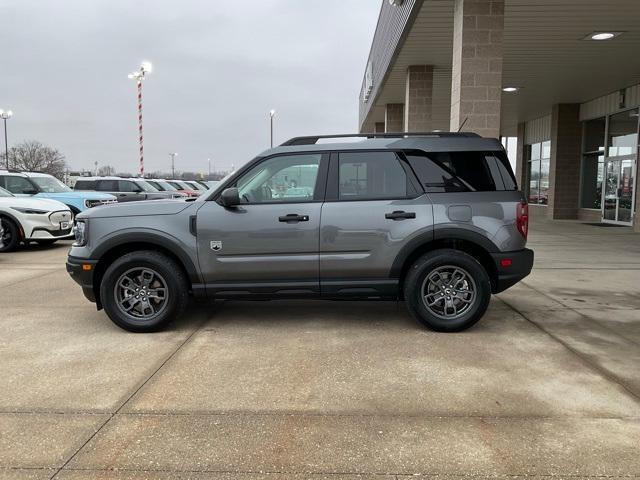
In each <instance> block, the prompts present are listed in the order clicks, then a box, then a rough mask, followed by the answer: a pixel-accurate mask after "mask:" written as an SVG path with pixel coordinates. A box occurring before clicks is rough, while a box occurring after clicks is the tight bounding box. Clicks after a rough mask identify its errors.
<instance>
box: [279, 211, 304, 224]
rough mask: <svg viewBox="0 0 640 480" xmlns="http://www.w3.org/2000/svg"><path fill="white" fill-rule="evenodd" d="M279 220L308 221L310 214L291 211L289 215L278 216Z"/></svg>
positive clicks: (290, 221)
mask: <svg viewBox="0 0 640 480" xmlns="http://www.w3.org/2000/svg"><path fill="white" fill-rule="evenodd" d="M278 221H280V222H285V223H295V222H308V221H309V215H298V214H297V213H290V214H288V215H282V216H281V217H278Z"/></svg>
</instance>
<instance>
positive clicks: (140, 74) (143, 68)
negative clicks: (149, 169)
mask: <svg viewBox="0 0 640 480" xmlns="http://www.w3.org/2000/svg"><path fill="white" fill-rule="evenodd" d="M147 73H151V63H149V62H142V65H140V69H139V70H137V71H135V72H133V73H130V74H129V78H134V79H135V80H136V83H137V85H138V140H139V142H140V176H141V177H144V148H143V135H142V81H143V80H144V78H145V75H146V74H147Z"/></svg>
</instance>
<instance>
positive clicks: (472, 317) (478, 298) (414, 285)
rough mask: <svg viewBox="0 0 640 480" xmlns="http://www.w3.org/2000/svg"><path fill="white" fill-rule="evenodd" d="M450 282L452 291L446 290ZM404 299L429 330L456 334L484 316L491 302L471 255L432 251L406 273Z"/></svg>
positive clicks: (484, 275)
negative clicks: (428, 304) (429, 303)
mask: <svg viewBox="0 0 640 480" xmlns="http://www.w3.org/2000/svg"><path fill="white" fill-rule="evenodd" d="M456 272H457V273H456ZM440 274H442V276H441V275H440ZM454 278H455V280H454ZM436 279H440V280H439V281H437V282H436ZM449 282H451V283H449ZM454 283H455V285H454V287H455V288H454V289H449V285H452V284H454ZM423 292H426V293H427V294H428V295H427V296H426V297H425V296H424V294H423ZM472 292H473V293H472ZM404 296H405V301H406V303H407V306H408V308H409V311H410V312H411V313H412V314H413V316H414V317H416V319H418V320H419V321H420V322H422V323H423V324H424V325H426V326H427V327H429V328H430V329H432V330H435V331H438V332H459V331H462V330H466V329H467V328H469V327H471V326H472V325H474V324H475V323H476V322H477V321H478V320H480V319H481V318H482V316H483V315H484V313H485V311H486V310H487V307H488V306H489V301H490V300H491V282H490V280H489V276H488V275H487V272H486V270H485V269H484V267H483V266H482V265H481V264H480V263H479V262H478V261H477V260H476V259H475V258H473V257H472V256H471V255H469V254H467V253H464V252H461V251H459V250H453V249H441V250H434V251H432V252H429V253H427V254H425V255H423V256H421V257H420V258H418V259H417V260H416V261H415V263H414V264H413V265H412V266H411V268H410V269H409V271H408V272H407V275H406V277H405V280H404ZM447 299H449V300H447ZM427 302H432V305H431V306H427Z"/></svg>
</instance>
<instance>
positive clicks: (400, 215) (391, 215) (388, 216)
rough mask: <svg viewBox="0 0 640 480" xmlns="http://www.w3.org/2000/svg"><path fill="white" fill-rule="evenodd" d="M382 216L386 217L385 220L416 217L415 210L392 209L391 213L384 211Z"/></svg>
mask: <svg viewBox="0 0 640 480" xmlns="http://www.w3.org/2000/svg"><path fill="white" fill-rule="evenodd" d="M384 218H386V219H387V220H404V219H405V218H416V212H405V211H403V210H394V211H393V212H391V213H385V214H384Z"/></svg>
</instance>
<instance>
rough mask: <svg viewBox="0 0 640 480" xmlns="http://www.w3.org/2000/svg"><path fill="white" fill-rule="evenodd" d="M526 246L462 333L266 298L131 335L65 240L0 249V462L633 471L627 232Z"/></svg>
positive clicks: (637, 306) (266, 472)
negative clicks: (78, 268)
mask: <svg viewBox="0 0 640 480" xmlns="http://www.w3.org/2000/svg"><path fill="white" fill-rule="evenodd" d="M605 234H606V237H605ZM605 239H606V241H605ZM530 245H531V246H532V248H534V249H535V250H536V254H537V260H536V266H535V270H534V273H533V274H532V275H531V276H530V277H529V278H528V279H527V280H526V281H525V282H524V283H523V284H520V285H518V286H517V287H514V288H513V289H512V290H510V291H508V292H505V293H504V294H501V295H499V296H498V297H494V298H493V300H492V303H491V306H490V309H489V312H488V314H487V315H486V317H485V318H484V319H483V320H482V321H481V322H480V323H479V324H478V325H477V326H476V327H474V328H473V329H471V330H469V331H467V332H464V333H460V334H439V333H434V332H430V331H427V330H424V329H423V328H422V327H421V326H420V325H419V324H418V323H417V322H416V321H414V320H413V319H412V318H411V317H410V316H409V315H408V314H407V312H406V311H405V309H404V307H403V305H402V304H400V305H397V304H395V303H392V302H390V303H386V302H385V303H355V302H354V303H351V302H309V301H304V302H303V301H287V302H285V301H278V302H256V303H250V302H246V303H245V302H229V303H225V304H221V305H215V306H214V305H206V304H205V305H194V306H193V307H192V308H191V309H190V310H189V312H188V314H187V315H186V317H185V318H183V319H182V320H181V321H179V322H177V323H176V324H174V326H173V328H172V329H171V330H170V331H167V332H162V333H157V334H142V335H135V334H130V333H127V332H124V331H122V330H120V329H118V328H117V327H115V326H114V325H113V324H112V323H111V322H110V321H109V320H108V319H107V317H106V316H105V314H104V313H103V312H97V311H96V310H95V308H94V306H93V305H92V304H90V303H88V302H87V301H86V300H85V299H84V297H83V296H82V294H81V292H80V289H79V288H78V287H77V285H76V284H75V283H74V282H73V281H72V280H71V279H70V278H69V277H68V275H67V273H66V272H65V268H64V259H65V256H66V253H67V248H68V243H67V244H64V243H61V244H59V245H55V246H53V247H50V248H36V247H31V248H28V249H23V250H21V251H18V252H15V253H10V254H3V255H1V256H0V331H1V332H2V334H1V335H0V392H2V393H1V394H0V479H13V478H34V479H40V478H43V479H44V478H52V477H55V478H57V479H84V478H100V479H102V478H104V479H115V478H132V479H138V478H140V479H142V478H167V479H169V478H198V479H252V480H258V479H274V480H278V479H285V478H295V479H302V478H305V479H306V478H309V479H325V478H330V479H338V478H346V479H356V478H360V479H368V478H376V479H386V478H389V479H392V478H403V477H404V476H407V477H408V476H414V475H416V474H422V475H427V476H442V477H444V478H449V477H450V478H457V477H459V476H464V475H469V476H478V477H484V478H487V477H505V476H509V477H511V476H516V477H517V476H522V477H544V476H549V475H553V476H559V477H565V478H566V477H588V476H611V477H633V476H640V291H639V289H638V285H640V235H638V234H633V233H631V232H630V230H628V229H626V228H614V227H610V228H604V227H594V226H587V225H582V224H578V223H575V222H565V223H558V222H556V223H554V224H548V223H536V224H534V225H533V227H532V233H531V237H530Z"/></svg>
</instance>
